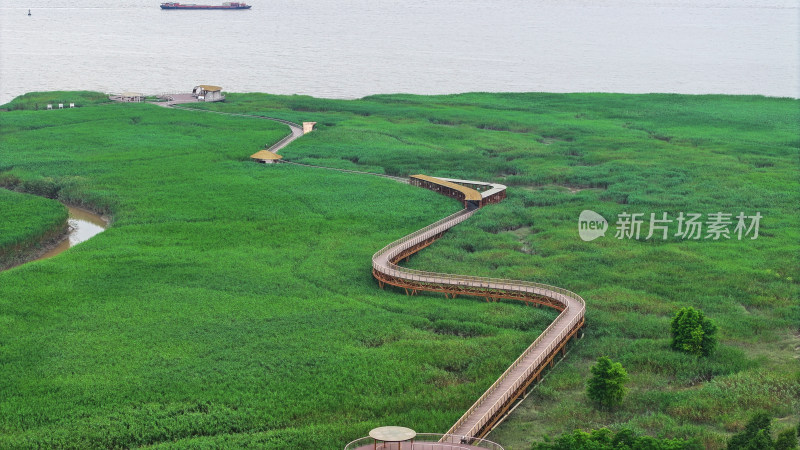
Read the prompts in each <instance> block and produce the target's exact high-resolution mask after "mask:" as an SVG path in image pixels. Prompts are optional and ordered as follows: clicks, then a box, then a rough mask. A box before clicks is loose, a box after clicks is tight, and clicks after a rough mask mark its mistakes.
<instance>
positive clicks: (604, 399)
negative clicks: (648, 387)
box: [586, 356, 628, 408]
mask: <svg viewBox="0 0 800 450" xmlns="http://www.w3.org/2000/svg"><path fill="white" fill-rule="evenodd" d="M627 382H628V372H626V371H625V369H624V368H623V367H622V364H620V363H615V362H612V361H611V359H610V358H609V357H608V356H601V357H600V358H599V359H598V360H597V364H595V365H594V367H592V377H591V378H589V381H588V382H587V384H586V395H587V396H588V397H589V399H590V400H592V401H593V402H595V403H597V404H599V405H600V406H601V407H603V408H613V407H615V406H617V405H619V404H620V403H622V398H623V397H624V396H625V393H626V392H627V389H626V388H625V383H627Z"/></svg>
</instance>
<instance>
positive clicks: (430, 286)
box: [170, 104, 586, 444]
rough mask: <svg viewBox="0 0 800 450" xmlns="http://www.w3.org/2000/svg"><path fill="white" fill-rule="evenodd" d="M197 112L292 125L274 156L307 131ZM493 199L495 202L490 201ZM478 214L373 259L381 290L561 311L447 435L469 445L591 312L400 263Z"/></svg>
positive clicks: (467, 213) (562, 293)
mask: <svg viewBox="0 0 800 450" xmlns="http://www.w3.org/2000/svg"><path fill="white" fill-rule="evenodd" d="M170 106H175V104H171V105H170ZM186 109H192V108H186ZM193 110H195V111H204V112H212V113H216V114H226V115H234V116H243V117H257V118H262V119H267V120H272V121H276V122H280V123H283V124H286V125H288V126H289V128H290V129H291V133H290V134H288V135H287V136H286V137H284V138H283V139H281V140H280V141H279V142H278V143H276V144H275V145H273V146H272V147H270V148H269V149H268V150H269V151H271V152H277V151H279V150H280V149H282V148H284V147H286V146H287V145H289V144H290V143H291V142H292V141H294V140H295V139H297V138H299V137H300V136H302V135H303V129H302V127H301V126H300V125H298V124H296V123H293V122H289V121H286V120H282V119H276V118H273V117H266V116H253V115H246V114H235V113H222V112H216V111H206V110H196V109H193ZM282 163H291V164H297V165H305V166H309V167H321V166H310V165H306V164H299V163H292V162H290V161H285V160H283V161H282ZM322 168H325V169H331V170H338V171H341V172H348V173H358V174H368V175H377V176H383V177H386V178H390V179H394V180H395V181H400V182H404V183H407V182H408V180H406V179H404V178H399V177H392V176H388V175H381V174H375V173H368V172H357V171H352V170H344V169H334V168H330V167H322ZM447 181H450V182H459V184H462V185H465V186H470V185H490V188H489V189H488V190H486V191H485V192H483V193H481V194H482V195H483V196H484V199H485V200H488V201H487V203H491V202H493V201H500V200H502V198H505V186H503V185H497V184H491V183H484V182H478V181H467V180H447ZM500 191H502V192H500ZM498 193H502V195H498ZM490 196H491V199H490V198H489V197H490ZM482 204H483V202H482ZM475 211H476V209H475V208H465V209H463V210H461V211H459V212H457V213H455V214H453V215H451V216H448V217H445V218H444V219H442V220H439V221H437V222H435V223H433V224H431V225H428V226H426V227H425V228H422V229H421V230H417V231H415V232H413V233H411V234H409V235H407V236H404V237H402V238H400V239H398V240H397V241H395V242H392V243H391V244H389V245H387V246H386V247H384V248H382V249H381V250H379V251H378V252H377V253H375V255H373V257H372V273H373V276H374V277H375V278H376V279H377V280H378V283H379V285H380V286H381V288H383V287H384V286H385V285H387V284H389V285H393V286H397V287H400V288H403V289H405V292H406V294H408V295H414V294H416V293H417V292H419V291H432V292H442V293H444V294H445V296H446V297H448V298H451V297H452V298H456V296H458V295H469V296H476V297H483V298H486V300H487V301H498V300H500V299H507V300H514V301H521V302H525V303H531V304H541V305H545V306H548V307H551V308H555V309H557V310H558V311H560V314H559V315H558V317H556V319H555V320H554V321H553V323H551V324H550V325H549V326H548V327H547V328H546V329H545V330H544V331H543V332H542V334H541V335H539V337H537V338H536V340H535V341H533V343H532V344H531V345H530V346H529V347H528V348H527V349H526V350H525V351H524V352H523V353H522V355H520V356H519V358H517V360H516V361H514V363H512V364H511V366H510V367H509V368H508V369H506V371H505V372H504V373H503V374H502V375H501V376H500V378H498V379H497V381H495V382H494V384H492V385H491V386H490V387H489V389H487V390H486V392H484V394H483V395H482V396H481V397H480V398H479V399H478V400H477V401H476V402H475V403H474V404H473V405H472V406H471V407H470V408H469V409H468V410H467V411H466V412H465V413H464V415H463V416H462V417H461V418H460V419H459V420H458V421H457V422H456V423H455V424H454V425H453V426H452V427H451V428H450V430H449V431H448V432H447V435H456V436H462V442H463V443H465V444H468V443H470V442H471V441H472V440H473V438H481V437H483V436H485V435H486V434H487V433H488V432H489V431H491V429H492V428H493V427H494V426H495V425H496V424H497V423H498V421H499V420H500V419H502V417H503V416H504V415H505V414H506V413H507V412H508V411H509V409H510V408H511V407H512V406H513V404H514V402H515V401H516V400H517V399H518V398H520V397H521V396H523V395H524V394H525V391H526V389H527V388H528V387H529V386H530V385H531V383H533V382H535V381H537V380H538V379H540V377H541V375H542V373H543V371H544V370H545V369H546V368H547V367H548V366H550V365H552V364H553V363H554V360H555V358H556V356H557V355H558V353H559V351H560V352H561V353H562V354H563V353H564V351H565V346H566V345H567V343H568V342H569V340H570V339H571V338H573V337H575V336H576V335H577V334H578V333H579V332H580V330H581V329H582V328H583V326H584V314H585V311H586V304H585V302H584V300H583V299H582V298H581V297H580V296H579V295H577V294H575V293H573V292H570V291H568V290H566V289H562V288H559V287H555V286H548V285H544V284H539V283H533V282H527V281H520V280H504V279H494V278H483V277H471V276H465V275H456V274H445V273H436V272H424V271H419V270H412V269H407V268H404V267H401V266H399V265H398V264H397V263H398V262H400V261H402V260H403V259H407V258H408V257H409V256H411V255H412V254H414V253H416V252H418V251H419V250H421V249H423V248H425V247H427V246H428V245H430V244H431V243H433V242H434V241H436V240H437V239H438V238H439V237H441V236H442V235H443V234H444V233H445V232H446V231H447V230H449V229H450V228H452V227H454V226H456V225H458V224H459V223H461V222H463V221H465V220H467V219H468V218H470V217H471V216H472V215H473V214H474V213H475Z"/></svg>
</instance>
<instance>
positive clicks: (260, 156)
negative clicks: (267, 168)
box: [250, 150, 283, 164]
mask: <svg viewBox="0 0 800 450" xmlns="http://www.w3.org/2000/svg"><path fill="white" fill-rule="evenodd" d="M250 158H251V159H252V160H254V161H255V162H259V163H262V164H274V163H277V162H278V161H280V159H281V158H283V156H281V155H278V154H277V153H272V152H270V151H267V150H261V151H258V152H255V153H253V154H252V155H250Z"/></svg>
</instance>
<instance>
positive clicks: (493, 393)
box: [372, 209, 585, 437]
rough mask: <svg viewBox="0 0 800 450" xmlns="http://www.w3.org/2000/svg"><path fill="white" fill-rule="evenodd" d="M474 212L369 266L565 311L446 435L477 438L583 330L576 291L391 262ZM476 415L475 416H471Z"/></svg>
mask: <svg viewBox="0 0 800 450" xmlns="http://www.w3.org/2000/svg"><path fill="white" fill-rule="evenodd" d="M473 213H474V211H469V210H467V209H464V210H461V211H459V212H457V213H455V214H453V215H451V216H448V217H445V218H444V219H442V220H439V221H437V222H435V223H432V224H430V225H428V226H426V227H424V228H422V229H420V230H417V231H415V232H413V233H411V234H409V235H407V236H404V237H402V238H400V239H398V240H396V241H394V242H392V243H391V244H389V245H387V246H385V247H384V248H382V249H381V250H379V251H378V252H377V253H375V255H373V257H372V268H373V271H376V272H379V273H381V274H384V275H387V276H389V277H391V278H394V279H401V280H407V281H413V282H416V284H417V285H419V283H424V284H429V285H440V286H469V287H471V288H473V289H474V288H478V289H479V290H485V292H486V293H487V295H491V294H492V293H495V292H498V291H507V292H519V293H522V294H523V295H532V296H541V297H547V298H550V299H552V300H554V301H555V302H557V303H558V304H560V305H563V310H562V312H561V313H560V314H559V316H558V317H557V318H556V320H554V321H553V323H551V324H550V325H549V326H548V327H547V328H546V329H545V330H544V332H543V333H542V334H541V335H539V337H538V338H536V340H535V341H534V342H533V343H532V344H531V345H530V346H529V347H528V348H527V349H526V350H525V351H524V352H523V353H522V355H520V356H519V358H517V359H516V361H514V363H513V364H511V366H510V367H509V368H508V369H506V371H505V372H504V373H503V374H502V375H501V376H500V378H498V379H497V381H495V382H494V384H492V385H491V386H490V387H489V389H487V390H486V392H485V393H484V394H483V395H482V396H481V397H480V398H479V399H478V400H477V401H476V402H475V403H474V404H473V405H472V406H471V407H470V408H469V409H468V410H467V412H466V413H464V415H463V416H462V417H461V418H460V419H459V420H458V421H457V422H456V423H455V424H454V425H453V426H452V427H451V428H450V430H449V431H448V434H458V435H464V436H476V437H480V436H482V435H484V434H485V433H486V432H488V430H486V429H485V428H486V426H487V424H489V423H490V422H496V421H497V419H498V417H497V415H498V413H499V412H501V411H503V410H507V409H508V406H509V402H511V401H513V400H514V399H515V398H517V397H518V396H519V394H520V390H521V389H523V388H524V387H525V386H527V385H528V384H529V383H530V379H531V377H532V375H533V374H534V373H539V372H540V371H541V369H542V366H543V365H544V364H545V363H546V362H547V361H549V360H550V359H552V356H553V354H554V353H555V352H556V351H557V350H558V349H559V348H561V347H563V345H564V344H565V340H566V339H567V338H569V337H570V336H572V335H573V334H574V333H575V332H576V330H577V328H579V327H580V326H582V324H583V320H584V310H585V302H584V301H583V299H582V298H581V297H580V296H579V295H577V294H575V293H574V292H571V291H568V290H566V289H562V288H559V287H556V286H550V285H546V284H541V283H534V282H529V281H520V280H507V279H498V278H486V277H473V276H466V275H455V274H445V273H436V272H425V271H420V270H413V269H406V268H404V267H400V266H398V265H397V264H395V263H394V260H395V259H396V258H398V256H403V255H406V254H407V253H404V252H407V251H408V250H409V249H413V248H415V247H416V246H419V245H421V244H423V243H425V242H427V241H429V240H430V239H432V238H435V237H436V236H438V235H441V234H442V233H444V232H445V231H447V230H448V229H450V228H452V227H453V226H455V225H457V224H459V223H461V222H463V221H465V220H466V219H468V218H469V217H470V216H472V214H473ZM559 309H561V308H559ZM533 355H537V356H536V357H535V359H533V360H532V361H531V360H530V358H531V357H533ZM523 365H524V366H523ZM521 366H523V367H524V370H523V371H522V372H521V373H520V372H519V370H517V369H518V368H520V367H521ZM498 394H499V395H498ZM476 414H477V415H478V417H474V416H475V415H476Z"/></svg>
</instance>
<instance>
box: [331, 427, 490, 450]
mask: <svg viewBox="0 0 800 450" xmlns="http://www.w3.org/2000/svg"><path fill="white" fill-rule="evenodd" d="M468 442H469V443H468ZM344 449H345V450H487V449H488V450H504V449H503V447H502V446H500V444H497V443H495V442H492V441H487V440H486V439H475V438H471V437H466V436H458V435H454V434H438V433H416V432H415V431H414V430H411V429H409V428H404V427H380V428H375V429H374V430H372V431H370V432H369V436H367V437H363V438H360V439H356V440H355V441H353V442H350V443H349V444H347V445H346V446H345V447H344Z"/></svg>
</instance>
